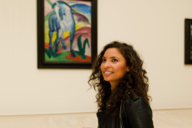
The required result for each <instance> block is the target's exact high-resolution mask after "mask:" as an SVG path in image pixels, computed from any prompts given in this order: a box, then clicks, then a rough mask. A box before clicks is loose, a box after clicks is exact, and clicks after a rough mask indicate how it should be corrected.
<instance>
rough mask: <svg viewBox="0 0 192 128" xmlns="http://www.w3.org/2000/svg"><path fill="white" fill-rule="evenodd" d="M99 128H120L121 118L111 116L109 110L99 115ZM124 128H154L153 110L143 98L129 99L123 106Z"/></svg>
mask: <svg viewBox="0 0 192 128" xmlns="http://www.w3.org/2000/svg"><path fill="white" fill-rule="evenodd" d="M97 117H98V123H99V125H98V128H120V118H119V115H118V116H111V115H110V114H109V113H107V110H105V109H104V110H102V111H101V112H98V113H97ZM121 119H122V123H123V124H122V128H154V126H153V120H152V110H151V108H150V106H149V104H148V103H147V102H146V101H145V100H144V99H143V97H140V96H139V97H138V98H134V97H131V99H130V98H127V99H126V100H124V101H123V103H122V106H121Z"/></svg>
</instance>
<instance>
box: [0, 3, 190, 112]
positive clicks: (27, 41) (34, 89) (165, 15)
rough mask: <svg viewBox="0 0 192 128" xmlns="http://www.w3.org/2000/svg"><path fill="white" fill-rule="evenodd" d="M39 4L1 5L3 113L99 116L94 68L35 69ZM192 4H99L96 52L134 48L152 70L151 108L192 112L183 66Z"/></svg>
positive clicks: (187, 73)
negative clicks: (112, 45)
mask: <svg viewBox="0 0 192 128" xmlns="http://www.w3.org/2000/svg"><path fill="white" fill-rule="evenodd" d="M36 4H37V3H36V0H19V1H15V0H6V1H1V7H0V28H1V29H0V39H1V47H0V56H1V57H0V115H28V114H52V113H54V114H55V113H78V112H96V111H97V106H96V103H95V94H96V93H95V91H94V90H93V89H91V90H89V91H88V89H89V85H88V83H87V81H88V78H89V75H90V74H91V69H37V6H36ZM185 18H191V19H192V1H191V0H176V1H173V0H145V1H143V0H118V1H117V0H98V52H100V51H101V49H102V47H103V46H104V45H105V44H107V43H109V42H111V41H113V40H119V41H122V42H126V43H129V44H132V45H133V46H134V47H135V49H136V50H137V51H138V53H139V54H140V56H141V58H142V59H143V60H144V67H145V69H146V70H147V72H148V77H149V83H150V92H149V94H150V95H151V96H152V99H153V100H152V103H151V107H152V109H173V108H192V98H191V97H192V93H191V92H192V78H191V76H192V65H184V19H185Z"/></svg>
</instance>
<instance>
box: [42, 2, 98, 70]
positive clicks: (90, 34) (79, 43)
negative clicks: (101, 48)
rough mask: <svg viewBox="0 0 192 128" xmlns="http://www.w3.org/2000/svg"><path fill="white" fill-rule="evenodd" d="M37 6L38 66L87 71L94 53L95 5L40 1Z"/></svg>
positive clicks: (95, 49)
mask: <svg viewBox="0 0 192 128" xmlns="http://www.w3.org/2000/svg"><path fill="white" fill-rule="evenodd" d="M38 4H39V5H38V8H39V9H38V11H39V12H38V15H39V18H38V24H39V26H40V24H42V25H43V33H41V32H42V31H41V30H40V28H38V29H39V33H41V34H38V36H39V37H38V38H41V40H40V39H39V40H38V46H39V48H38V49H39V51H38V57H39V58H38V67H39V68H91V66H92V63H93V60H94V57H95V56H96V51H97V42H96V41H97V40H96V38H97V31H96V24H97V23H96V21H95V20H94V19H96V17H97V15H96V5H95V4H96V2H95V3H94V1H88V0H86V1H80V0H76V1H72V0H69V1H67V0H43V3H40V2H39V3H38ZM40 6H41V7H42V6H43V13H41V14H40V12H41V10H42V8H40ZM42 14H43V18H42ZM41 18H42V19H43V20H42V19H41ZM42 37H43V40H42Z"/></svg>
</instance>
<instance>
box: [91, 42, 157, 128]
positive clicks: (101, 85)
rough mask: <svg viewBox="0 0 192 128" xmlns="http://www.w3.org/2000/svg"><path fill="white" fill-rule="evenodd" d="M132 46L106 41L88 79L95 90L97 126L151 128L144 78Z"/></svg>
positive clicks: (140, 63)
mask: <svg viewBox="0 0 192 128" xmlns="http://www.w3.org/2000/svg"><path fill="white" fill-rule="evenodd" d="M142 66H143V61H142V60H141V59H140V57H139V55H138V54H137V52H136V51H135V50H134V49H133V47H132V46H130V45H127V44H125V43H120V42H117V41H114V42H112V43H110V44H107V45H106V46H105V47H104V49H103V50H102V51H101V53H100V54H99V55H98V58H97V60H96V62H95V64H94V66H93V72H92V74H91V76H90V79H89V81H88V83H89V85H90V86H91V87H93V88H94V89H95V90H96V89H97V91H98V93H97V95H96V99H97V100H96V102H97V104H98V112H97V117H98V123H99V126H98V127H99V128H153V121H152V111H151V108H150V106H149V98H150V97H149V96H148V94H147V92H148V86H149V85H148V77H147V76H146V71H145V70H144V69H143V67H142Z"/></svg>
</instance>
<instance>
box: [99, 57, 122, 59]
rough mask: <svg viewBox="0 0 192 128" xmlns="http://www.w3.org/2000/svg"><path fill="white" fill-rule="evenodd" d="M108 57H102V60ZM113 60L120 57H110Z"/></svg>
mask: <svg viewBox="0 0 192 128" xmlns="http://www.w3.org/2000/svg"><path fill="white" fill-rule="evenodd" d="M105 58H106V57H104V56H103V57H102V59H105ZM110 58H111V59H114V58H118V59H119V57H117V56H112V57H110Z"/></svg>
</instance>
